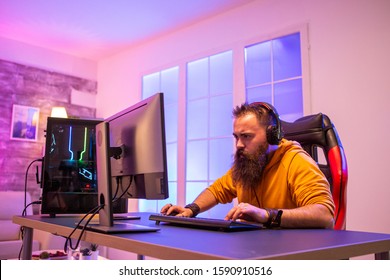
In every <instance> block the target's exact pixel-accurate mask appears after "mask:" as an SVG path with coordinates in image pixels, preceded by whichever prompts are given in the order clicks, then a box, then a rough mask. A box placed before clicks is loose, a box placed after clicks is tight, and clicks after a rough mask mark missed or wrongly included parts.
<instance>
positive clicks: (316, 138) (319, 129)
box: [281, 113, 338, 147]
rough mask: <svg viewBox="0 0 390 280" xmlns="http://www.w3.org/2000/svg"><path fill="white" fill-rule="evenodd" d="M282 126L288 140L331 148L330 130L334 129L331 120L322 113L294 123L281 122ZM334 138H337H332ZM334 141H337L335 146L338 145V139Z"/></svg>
mask: <svg viewBox="0 0 390 280" xmlns="http://www.w3.org/2000/svg"><path fill="white" fill-rule="evenodd" d="M281 125H282V129H283V132H284V137H285V138H286V139H289V140H295V141H297V142H299V143H301V144H302V145H318V146H322V147H326V146H329V144H330V143H329V137H328V136H329V135H327V134H328V130H329V129H332V130H333V129H334V126H333V124H332V122H331V121H330V119H329V118H328V117H327V116H326V115H324V114H322V113H318V114H315V115H309V116H305V117H302V118H300V119H297V120H296V121H294V122H286V121H281ZM332 134H334V133H333V132H332ZM334 137H336V136H335V135H334V136H333V137H332V138H334ZM334 140H335V141H336V143H334V144H338V139H337V137H336V139H334ZM331 146H333V145H331Z"/></svg>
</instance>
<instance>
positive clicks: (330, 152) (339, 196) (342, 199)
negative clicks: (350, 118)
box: [281, 113, 348, 230]
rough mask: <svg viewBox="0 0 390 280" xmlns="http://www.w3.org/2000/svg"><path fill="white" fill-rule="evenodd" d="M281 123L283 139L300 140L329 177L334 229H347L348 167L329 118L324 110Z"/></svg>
mask: <svg viewBox="0 0 390 280" xmlns="http://www.w3.org/2000/svg"><path fill="white" fill-rule="evenodd" d="M281 125H282V130H283V132H284V138H286V139H289V140H295V141H297V142H299V143H300V144H301V146H302V148H303V149H305V150H306V152H308V153H309V154H310V155H311V157H312V158H313V159H314V160H315V161H316V162H317V164H318V165H319V167H320V169H321V170H322V172H323V173H324V175H325V176H326V178H327V179H328V181H329V184H330V187H331V192H332V196H333V200H334V203H335V206H336V209H335V226H334V228H335V229H342V230H344V229H345V228H346V210H347V196H346V195H347V181H348V167H347V160H346V157H345V153H344V148H343V146H342V144H341V141H340V138H339V136H338V133H337V131H336V128H335V127H334V125H333V123H332V122H331V120H330V119H329V117H328V116H326V115H324V114H322V113H319V114H316V115H309V116H305V117H302V118H300V119H298V120H296V121H295V122H292V123H290V122H285V121H281ZM319 152H321V153H320V154H319Z"/></svg>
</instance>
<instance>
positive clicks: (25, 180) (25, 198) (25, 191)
mask: <svg viewBox="0 0 390 280" xmlns="http://www.w3.org/2000/svg"><path fill="white" fill-rule="evenodd" d="M38 161H40V162H42V161H43V160H42V159H41V158H39V159H34V160H33V161H32V162H31V163H30V164H29V165H28V167H27V170H26V174H25V178H24V209H26V207H27V205H26V204H27V176H28V171H29V169H30V167H31V165H33V164H34V163H35V162H38Z"/></svg>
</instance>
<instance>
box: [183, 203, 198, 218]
mask: <svg viewBox="0 0 390 280" xmlns="http://www.w3.org/2000/svg"><path fill="white" fill-rule="evenodd" d="M184 208H188V209H190V210H191V211H192V217H196V215H198V214H199V212H200V207H199V205H198V204H196V203H190V204H187V205H186V206H184Z"/></svg>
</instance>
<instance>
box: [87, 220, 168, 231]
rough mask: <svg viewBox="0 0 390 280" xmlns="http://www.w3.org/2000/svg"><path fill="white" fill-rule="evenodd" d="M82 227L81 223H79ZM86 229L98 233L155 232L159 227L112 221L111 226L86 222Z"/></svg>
mask: <svg viewBox="0 0 390 280" xmlns="http://www.w3.org/2000/svg"><path fill="white" fill-rule="evenodd" d="M80 227H83V225H80ZM86 229H87V230H90V231H96V232H100V233H131V232H155V231H159V230H160V229H159V228H157V227H149V226H143V225H138V224H129V223H121V222H114V224H113V225H112V226H104V225H100V224H88V225H87V226H86Z"/></svg>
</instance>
